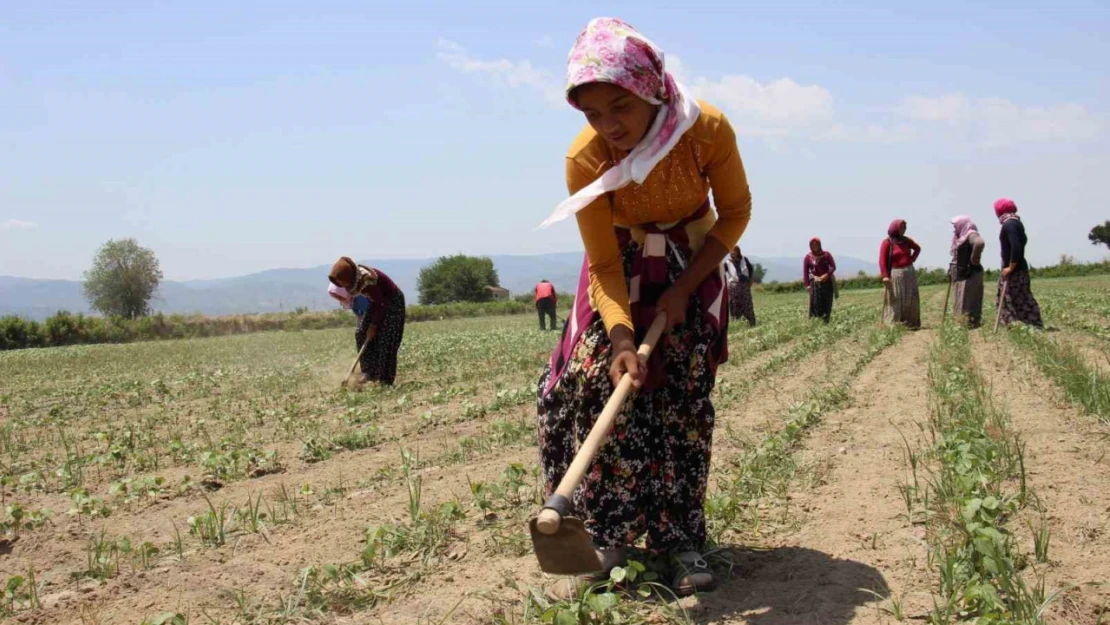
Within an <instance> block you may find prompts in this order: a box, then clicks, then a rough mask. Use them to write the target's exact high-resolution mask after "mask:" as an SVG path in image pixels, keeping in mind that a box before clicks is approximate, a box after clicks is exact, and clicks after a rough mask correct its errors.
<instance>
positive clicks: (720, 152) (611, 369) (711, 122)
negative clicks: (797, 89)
mask: <svg viewBox="0 0 1110 625" xmlns="http://www.w3.org/2000/svg"><path fill="white" fill-rule="evenodd" d="M567 100H568V101H569V102H570V104H571V106H573V107H574V108H575V109H577V110H579V111H581V112H582V113H583V115H584V116H585V118H586V122H587V123H588V126H587V127H586V128H585V129H584V130H582V132H581V133H580V134H579V135H578V137H577V138H576V139H575V140H574V142H573V143H572V144H571V147H570V150H569V152H568V154H567V158H566V180H567V187H568V189H569V191H570V194H571V197H570V198H568V199H567V200H564V201H563V202H562V203H561V204H559V206H558V207H556V209H555V211H554V213H553V214H552V215H551V216H550V217H549V218H548V219H547V221H545V222H544V225H547V224H550V223H553V222H556V221H559V220H561V219H564V218H566V217H570V216H572V215H574V216H575V217H576V218H577V220H578V230H579V233H580V234H581V236H582V241H583V243H584V245H585V248H586V262H585V263H584V264H583V272H582V275H581V277H580V279H579V283H578V291H577V293H576V296H575V304H574V310H573V311H572V313H571V316H570V319H569V320H568V329H567V331H566V332H564V334H563V340H562V341H561V342H560V345H559V346H558V347H557V348H556V351H555V353H554V354H553V355H552V358H551V363H550V365H549V367H548V368H547V369H546V370H545V371H544V373H543V375H542V377H541V379H540V382H539V426H540V438H539V441H540V455H541V460H542V463H543V471H544V478H545V480H546V485H547V491H548V494H550V493H551V492H552V491H553V490H554V488H555V487H556V486H557V485H558V482H559V480H560V479H561V478H562V476H563V474H564V473H565V472H566V469H567V466H568V464H569V463H570V461H571V459H572V458H573V457H574V453H575V448H576V445H575V436H577V437H578V439H579V440H582V439H584V438H585V437H586V435H587V433H588V432H589V430H590V427H591V426H592V425H593V423H594V421H595V419H596V418H597V416H598V414H599V413H600V412H601V410H602V407H603V406H604V405H605V401H606V400H607V399H608V398H609V396H610V394H612V392H613V389H614V385H615V384H616V383H617V381H618V380H619V379H620V378H621V376H622V375H623V374H625V373H627V374H629V375H630V376H631V378H632V379H633V384H634V386H635V387H636V388H638V389H639V392H638V393H637V394H636V395H635V396H634V397H633V398H632V399H631V400H630V401H629V402H628V403H626V404H625V408H624V412H623V413H622V414H621V415H620V416H619V417H618V419H617V422H616V427H615V429H614V431H613V436H612V437H611V438H610V440H609V442H608V443H606V444H605V445H604V446H603V447H602V448H601V450H600V452H599V454H598V456H597V458H596V459H595V461H594V464H593V465H592V469H591V470H590V471H589V472H588V473H587V475H586V477H585V479H584V481H583V484H582V485H581V486H580V487H579V489H578V492H577V493H576V494H575V497H574V505H575V508H576V510H575V512H576V514H577V515H579V516H580V518H583V519H584V520H585V523H586V527H587V530H588V531H589V532H590V534H591V536H592V538H593V541H594V544H595V546H596V547H597V548H598V550H599V556H600V557H601V561H602V563H603V565H604V569H605V571H608V570H609V569H611V568H612V567H614V566H617V565H620V564H622V563H624V562H625V556H626V553H625V549H626V547H628V546H630V545H632V544H634V543H635V542H636V541H637V539H638V538H639V537H640V536H643V535H645V534H646V544H647V548H648V549H649V550H651V551H652V552H655V553H658V554H660V555H665V556H666V558H665V560H666V561H669V562H670V563H671V566H672V570H671V572H670V573H668V579H667V581H668V582H671V583H672V585H673V587H674V591H675V592H676V593H677V594H679V595H689V594H691V593H694V592H697V591H707V590H712V589H714V588H715V587H716V584H717V581H716V579H715V577H714V575H713V571H712V570H711V569H710V568H709V565H708V564H706V561H705V559H704V558H703V557H702V549H703V548H704V546H705V531H706V530H705V492H706V484H707V481H708V478H709V452H710V446H711V442H712V440H713V421H714V409H713V403H712V401H711V399H710V394H711V391H712V390H713V386H714V383H715V382H716V379H717V365H718V364H720V363H721V362H724V360H725V358H726V354H727V327H726V326H727V319H728V313H727V309H726V308H725V307H726V305H727V302H726V301H725V293H724V276H723V270H722V266H721V265H722V261H723V260H724V258H725V255H726V254H727V253H728V251H729V250H730V249H732V247H733V246H734V245H736V243H737V240H738V239H739V238H740V235H741V234H742V233H743V232H744V229H745V228H746V227H747V225H748V220H749V218H750V215H751V194H750V193H749V191H748V181H747V178H746V176H745V174H744V166H743V165H742V164H741V161H740V153H739V151H738V150H737V147H736V135H735V134H734V132H733V130H732V126H730V125H729V122H728V120H727V119H725V116H724V115H723V114H722V113H721V112H720V111H719V110H717V109H716V108H714V107H713V106H711V105H709V104H707V103H705V102H698V101H696V100H694V98H693V97H692V96H691V95H690V92H689V91H688V90H687V89H686V88H685V87H683V86H682V85H679V84H678V83H676V82H675V79H674V77H673V76H672V75H671V74H670V73H669V72H668V71H667V69H666V64H665V62H664V57H663V51H662V50H660V49H659V48H658V47H656V46H655V45H654V44H653V43H652V42H651V41H649V40H648V39H647V38H646V37H644V36H643V35H642V34H640V33H639V32H637V31H636V30H635V29H634V28H633V27H632V26H629V25H628V24H626V23H625V22H623V21H621V20H619V19H612V18H599V19H595V20H593V21H591V22H590V23H589V24H588V25H587V26H586V28H585V30H584V31H583V32H582V33H581V34H580V35H579V36H578V40H577V41H576V42H575V43H574V47H573V48H572V49H571V52H570V58H569V60H568V63H567ZM710 191H712V192H713V198H714V201H715V203H716V211H714V210H713V209H712V207H711V206H710V202H709V193H710ZM659 314H665V315H666V326H667V327H666V332H665V333H664V335H663V337H662V339H661V340H660V341H659V344H658V345H657V347H656V350H655V351H654V352H653V353H652V356H651V358H650V359H649V360H646V361H641V359H640V358H639V356H637V354H636V349H637V342H638V340H639V339H641V338H642V337H643V336H644V334H645V333H646V331H647V329H648V327H649V326H650V325H651V323H652V322H653V321H654V319H655V318H656V315H659ZM605 571H602V572H601V575H604V576H605V577H606V578H607V576H608V573H607V572H605ZM588 580H589V578H586V579H577V580H575V579H569V578H567V579H563V580H560V582H559V583H557V584H556V585H555V586H554V587H553V588H552V589H551V590H550V592H551V594H554V595H560V596H569V595H570V594H572V593H574V592H576V591H577V589H578V587H579V585H580V584H581V583H583V582H584V581H588Z"/></svg>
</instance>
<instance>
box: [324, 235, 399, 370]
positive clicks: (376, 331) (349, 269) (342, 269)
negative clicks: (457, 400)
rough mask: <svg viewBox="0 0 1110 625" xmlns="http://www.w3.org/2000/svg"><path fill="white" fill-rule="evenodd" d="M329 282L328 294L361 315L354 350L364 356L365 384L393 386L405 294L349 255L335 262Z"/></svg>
mask: <svg viewBox="0 0 1110 625" xmlns="http://www.w3.org/2000/svg"><path fill="white" fill-rule="evenodd" d="M328 280H329V281H331V287H330V288H329V289H328V293H330V294H331V296H332V297H334V298H335V299H337V300H339V302H340V303H342V304H343V305H344V306H346V307H351V308H354V310H355V314H357V315H358V328H357V329H356V330H355V349H358V350H359V353H360V354H361V356H360V357H359V364H360V366H361V368H362V382H372V381H374V382H381V383H382V384H385V385H388V386H392V385H393V381H394V380H395V379H396V377H397V351H398V350H399V349H400V348H401V338H402V337H403V336H404V333H405V294H404V293H403V292H402V291H401V289H399V288H397V285H396V284H394V282H393V280H390V279H389V276H387V275H385V273H383V272H382V271H381V270H378V269H374V268H371V267H367V266H365V265H357V264H355V261H353V260H351V259H350V258H348V257H346V256H344V257H343V258H340V259H339V260H337V261H336V262H335V265H333V266H332V268H331V272H330V273H328ZM360 296H361V297H360ZM364 347H365V349H363V348H364Z"/></svg>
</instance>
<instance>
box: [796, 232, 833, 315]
mask: <svg viewBox="0 0 1110 625" xmlns="http://www.w3.org/2000/svg"><path fill="white" fill-rule="evenodd" d="M835 274H836V260H835V259H834V258H833V255H832V254H830V253H829V252H826V251H825V250H824V249H822V248H821V239H818V238H817V237H813V238H812V239H810V240H809V254H806V257H805V260H803V261H802V282H803V283H805V285H806V290H807V291H809V316H810V317H811V318H812V317H820V318H821V319H823V320H824V322H825V323H828V322H829V319H830V318H832V308H833V298H834V297H835V296H836V275H835Z"/></svg>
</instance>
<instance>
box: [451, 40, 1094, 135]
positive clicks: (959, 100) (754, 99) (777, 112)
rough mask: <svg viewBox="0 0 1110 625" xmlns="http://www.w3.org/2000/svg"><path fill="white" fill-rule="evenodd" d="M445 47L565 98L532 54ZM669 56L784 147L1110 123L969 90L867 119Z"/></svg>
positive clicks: (461, 59) (829, 99)
mask: <svg viewBox="0 0 1110 625" xmlns="http://www.w3.org/2000/svg"><path fill="white" fill-rule="evenodd" d="M549 41H550V38H549V37H542V38H540V39H539V40H537V41H536V44H537V45H547V44H548V43H549ZM438 48H439V52H438V53H437V54H436V56H437V57H438V58H439V59H440V60H441V61H443V62H444V63H446V64H447V65H448V66H450V67H452V68H453V69H455V70H457V71H459V72H462V73H464V74H480V75H485V76H490V77H492V78H494V79H495V80H496V81H498V82H499V83H501V84H503V85H507V86H509V87H512V88H519V87H523V88H527V89H531V90H533V91H535V92H537V93H539V94H540V95H541V96H543V98H544V99H545V100H546V101H547V102H548V103H550V104H552V105H555V106H562V105H563V104H564V102H565V100H564V98H563V85H562V81H561V78H560V77H558V76H556V75H555V74H553V73H552V72H549V71H546V70H544V69H540V68H537V67H534V66H533V65H532V64H531V63H529V62H528V61H510V60H508V59H497V60H484V59H480V58H477V57H474V56H472V55H471V54H470V52H469V51H467V49H466V48H464V47H463V46H461V45H459V44H457V43H455V42H452V41H447V40H440V41H439V42H438ZM666 61H667V69H668V70H669V71H670V72H671V73H672V74H674V76H675V78H676V79H677V80H678V81H680V82H682V83H684V84H686V85H688V86H689V87H690V89H691V91H692V92H693V93H694V95H695V96H697V97H699V98H702V99H705V100H708V101H710V102H713V103H714V104H716V105H717V106H719V107H721V108H722V109H723V110H724V111H725V112H726V113H727V114H728V116H729V118H730V120H731V121H732V125H733V127H734V128H735V129H736V132H737V134H739V135H743V136H749V137H759V138H762V139H763V140H764V141H765V142H767V143H768V145H771V147H773V148H777V149H783V148H784V147H785V143H784V142H786V141H787V140H790V139H808V140H813V141H821V142H829V143H831V142H849V143H878V144H893V143H906V142H912V141H916V140H918V139H920V138H922V137H924V136H929V135H930V134H931V133H933V131H932V129H931V126H933V125H935V124H944V125H946V126H947V127H949V128H950V129H951V130H952V132H954V133H955V134H954V135H953V134H952V133H948V134H945V135H942V136H943V137H944V138H945V139H948V140H955V141H964V142H969V143H972V144H975V145H979V146H980V147H983V148H996V147H1003V146H1009V145H1013V144H1016V143H1022V142H1074V141H1085V140H1091V139H1095V138H1098V137H1100V136H1101V135H1102V134H1103V132H1104V130H1105V127H1106V120H1105V118H1104V116H1101V115H1098V114H1095V113H1092V112H1090V111H1088V110H1087V109H1086V108H1085V107H1083V106H1081V105H1078V104H1059V105H1054V106H1049V107H1036V106H1024V105H1020V104H1017V103H1014V102H1012V101H1010V100H1005V99H1002V98H970V97H968V96H966V95H964V94H962V93H950V94H946V95H942V96H939V97H927V96H920V95H915V96H909V97H905V98H903V99H902V101H901V102H900V103H899V104H898V105H897V106H895V107H894V108H893V109H885V110H883V111H881V113H882V114H883V119H882V120H880V121H878V122H876V121H871V120H873V119H875V115H874V112H868V113H867V115H869V116H870V120H869V121H868V123H862V124H861V123H852V122H850V121H849V120H848V119H846V118H844V116H843V115H842V114H840V113H838V112H837V111H836V108H835V106H834V100H833V95H832V93H831V92H830V91H829V90H828V89H826V88H825V87H822V86H821V85H816V84H811V85H803V84H800V83H798V82H797V81H795V80H793V79H792V78H788V77H783V78H778V79H775V80H771V81H769V82H759V81H758V80H756V79H755V78H752V77H751V76H744V75H737V74H730V75H725V76H721V77H719V78H715V79H710V78H708V77H706V76H692V75H691V72H690V71H689V68H687V67H686V65H685V64H684V63H683V62H682V59H680V58H679V57H678V56H675V55H667V57H666ZM891 118H892V121H889V120H891ZM898 120H901V121H898ZM888 121H889V123H888Z"/></svg>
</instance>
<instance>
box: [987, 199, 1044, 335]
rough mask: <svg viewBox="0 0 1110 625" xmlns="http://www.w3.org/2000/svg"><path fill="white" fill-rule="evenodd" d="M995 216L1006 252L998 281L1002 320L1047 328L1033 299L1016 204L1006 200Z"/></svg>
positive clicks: (1025, 242) (1024, 243) (1003, 248)
mask: <svg viewBox="0 0 1110 625" xmlns="http://www.w3.org/2000/svg"><path fill="white" fill-rule="evenodd" d="M994 214H995V216H996V217H998V222H999V223H1000V224H1002V229H1001V230H1000V231H999V235H998V239H999V243H1000V244H1001V248H1002V274H1001V276H999V278H998V298H997V300H996V301H997V303H998V307H999V308H1000V309H1001V310H1000V312H1001V314H1000V315H999V317H998V320H999V321H1000V322H1001V323H1003V324H1005V325H1010V323H1011V322H1012V321H1020V322H1022V323H1024V324H1025V325H1029V326H1033V327H1034V328H1043V327H1044V322H1043V321H1041V307H1040V306H1039V305H1038V304H1037V300H1036V298H1034V297H1033V290H1032V287H1031V286H1030V283H1029V263H1028V262H1026V260H1025V246H1026V244H1027V243H1028V242H1029V238H1028V237H1027V236H1025V224H1023V223H1021V218H1020V217H1018V215H1017V205H1016V204H1014V201H1013V200H1008V199H1006V198H1002V199H1001V200H998V201H997V202H995V203H994Z"/></svg>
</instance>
